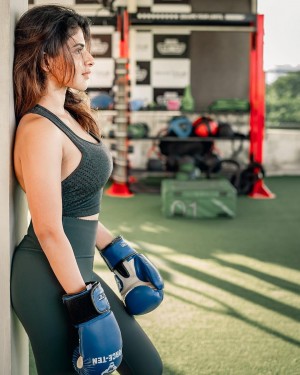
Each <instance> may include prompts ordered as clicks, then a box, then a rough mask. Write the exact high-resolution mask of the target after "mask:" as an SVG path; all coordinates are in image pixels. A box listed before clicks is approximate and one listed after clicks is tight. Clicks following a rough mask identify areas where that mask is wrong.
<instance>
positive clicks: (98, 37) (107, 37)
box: [91, 34, 112, 57]
mask: <svg viewBox="0 0 300 375" xmlns="http://www.w3.org/2000/svg"><path fill="white" fill-rule="evenodd" d="M91 54H92V55H93V56H94V57H111V56H112V35H111V34H92V38H91Z"/></svg>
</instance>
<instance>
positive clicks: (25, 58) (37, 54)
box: [13, 5, 99, 135]
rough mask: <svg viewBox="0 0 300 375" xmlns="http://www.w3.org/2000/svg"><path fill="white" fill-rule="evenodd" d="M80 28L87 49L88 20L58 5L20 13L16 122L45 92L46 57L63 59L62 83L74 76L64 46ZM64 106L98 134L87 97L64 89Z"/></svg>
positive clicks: (17, 34) (16, 76) (88, 41)
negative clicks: (60, 57)
mask: <svg viewBox="0 0 300 375" xmlns="http://www.w3.org/2000/svg"><path fill="white" fill-rule="evenodd" d="M79 28H80V29H81V30H82V32H83V36H84V39H85V42H86V44H87V47H88V48H89V46H90V39H91V36H90V25H89V20H88V19H87V18H86V17H83V16H81V15H79V14H78V13H76V12H75V11H74V10H73V9H70V8H66V7H63V6H60V5H43V6H36V7H33V8H31V9H30V10H29V11H27V12H26V13H24V14H23V16H22V17H21V18H20V20H19V21H18V23H17V25H16V30H15V56H14V70H13V81H14V98H15V114H16V120H17V122H19V121H20V119H21V117H22V116H23V115H24V114H25V113H26V112H27V111H28V110H30V109H31V108H32V107H34V106H35V105H36V104H37V102H38V101H39V99H40V98H41V97H42V95H43V94H44V92H45V89H46V80H47V76H46V72H45V70H44V69H43V66H45V64H46V63H47V62H46V60H45V56H48V57H50V58H57V57H59V56H63V59H62V60H63V66H62V67H61V69H62V71H63V73H64V74H63V75H64V80H66V79H67V80H69V79H71V78H72V77H73V76H74V73H75V65H74V61H73V58H72V54H71V53H70V50H69V48H68V45H67V41H68V39H69V38H70V37H71V36H72V35H74V34H75V33H76V32H77V30H78V29H79ZM64 107H65V109H66V110H68V111H69V112H70V113H71V115H72V116H73V117H74V118H75V119H76V120H77V121H78V122H79V124H80V125H81V126H82V127H83V128H84V129H85V130H86V131H90V132H92V133H94V134H96V135H99V129H98V126H97V124H96V122H95V120H94V118H93V116H92V112H91V109H90V105H89V101H88V96H87V94H85V93H77V92H75V91H74V90H71V89H69V88H68V89H67V92H66V99H65V103H64Z"/></svg>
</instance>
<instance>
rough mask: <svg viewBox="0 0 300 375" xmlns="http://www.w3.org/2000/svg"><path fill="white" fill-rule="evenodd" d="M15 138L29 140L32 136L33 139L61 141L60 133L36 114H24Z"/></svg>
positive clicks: (46, 120) (49, 122)
mask: <svg viewBox="0 0 300 375" xmlns="http://www.w3.org/2000/svg"><path fill="white" fill-rule="evenodd" d="M16 136H17V137H18V138H19V137H22V138H30V139H32V137H33V136H34V138H35V139H37V138H40V139H45V140H48V141H49V137H50V139H53V138H54V139H57V140H59V139H61V138H62V137H61V132H60V131H59V129H58V128H57V127H56V126H55V125H54V124H53V123H52V122H51V121H50V120H48V119H47V118H46V117H43V116H40V115H38V114H36V113H27V114H25V115H24V116H23V117H22V118H21V120H20V122H19V124H18V126H17V129H16Z"/></svg>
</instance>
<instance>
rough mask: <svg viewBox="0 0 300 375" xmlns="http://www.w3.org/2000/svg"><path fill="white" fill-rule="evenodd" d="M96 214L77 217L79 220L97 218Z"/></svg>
mask: <svg viewBox="0 0 300 375" xmlns="http://www.w3.org/2000/svg"><path fill="white" fill-rule="evenodd" d="M98 216H99V215H98V214H95V215H90V216H83V217H78V218H77V219H81V220H98Z"/></svg>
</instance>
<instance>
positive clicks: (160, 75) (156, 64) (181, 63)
mask: <svg viewBox="0 0 300 375" xmlns="http://www.w3.org/2000/svg"><path fill="white" fill-rule="evenodd" d="M151 70H152V72H151V76H152V79H151V83H152V86H153V87H154V88H163V87H186V86H188V85H189V84H190V71H191V62H190V60H189V59H178V60H176V59H174V60H172V61H171V60H169V59H154V60H153V61H152V69H151Z"/></svg>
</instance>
